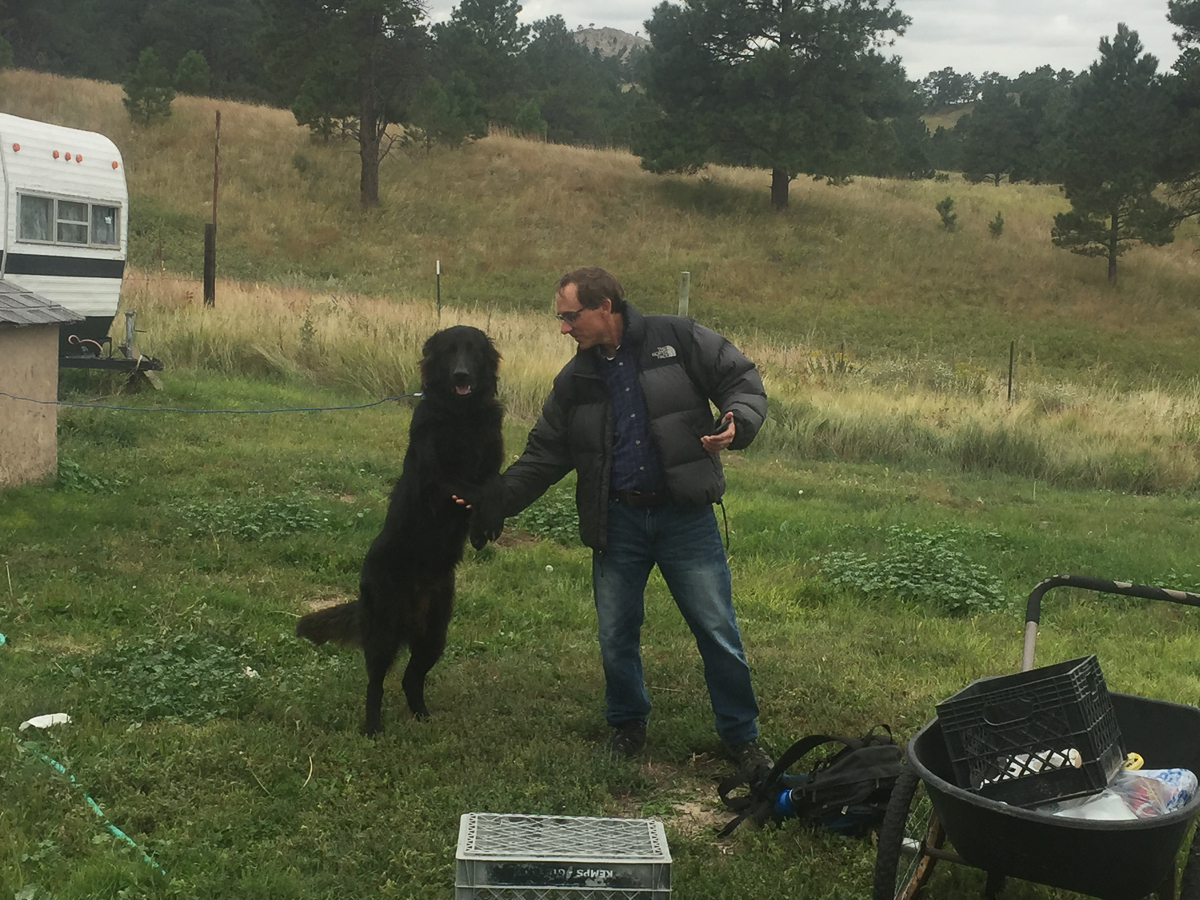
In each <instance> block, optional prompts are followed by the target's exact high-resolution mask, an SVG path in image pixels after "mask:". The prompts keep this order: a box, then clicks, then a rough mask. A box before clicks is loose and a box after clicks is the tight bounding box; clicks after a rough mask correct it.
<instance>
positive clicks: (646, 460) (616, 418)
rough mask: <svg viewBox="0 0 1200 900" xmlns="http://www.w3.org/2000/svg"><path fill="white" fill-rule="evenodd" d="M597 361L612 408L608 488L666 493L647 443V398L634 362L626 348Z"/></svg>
mask: <svg viewBox="0 0 1200 900" xmlns="http://www.w3.org/2000/svg"><path fill="white" fill-rule="evenodd" d="M596 353H597V355H598V356H599V357H600V375H601V377H602V378H603V379H604V383H605V384H606V385H607V386H608V393H609V395H610V396H611V397H612V405H613V462H612V477H611V480H610V482H609V487H610V489H611V490H614V491H635V490H636V491H648V492H657V491H665V490H666V487H667V482H666V477H665V476H664V475H663V470H662V464H661V463H660V462H659V461H658V453H657V452H656V451H655V449H654V442H653V441H652V440H651V439H650V417H649V415H648V413H647V412H646V398H645V397H643V396H642V388H641V385H639V384H638V372H637V358H636V357H635V356H634V353H633V351H632V350H630V349H629V348H628V347H626V346H620V347H618V348H617V352H616V355H615V356H614V357H613V358H612V359H611V360H609V359H608V358H607V357H605V355H604V354H603V353H602V352H601V351H600V348H599V347H597V348H596Z"/></svg>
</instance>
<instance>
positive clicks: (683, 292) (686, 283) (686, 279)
mask: <svg viewBox="0 0 1200 900" xmlns="http://www.w3.org/2000/svg"><path fill="white" fill-rule="evenodd" d="M691 283H692V273H691V272H680V273H679V315H681V316H686V315H687V314H688V288H689V287H690V286H691Z"/></svg>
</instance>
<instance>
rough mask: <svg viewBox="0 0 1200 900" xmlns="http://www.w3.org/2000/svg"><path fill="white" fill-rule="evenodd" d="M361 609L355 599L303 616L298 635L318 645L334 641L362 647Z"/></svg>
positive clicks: (298, 624)
mask: <svg viewBox="0 0 1200 900" xmlns="http://www.w3.org/2000/svg"><path fill="white" fill-rule="evenodd" d="M360 609H361V607H360V605H359V602H358V601H357V600H354V601H352V602H350V603H339V604H338V605H337V606H331V607H329V608H328V609H320V610H317V611H316V612H314V613H309V614H308V615H307V616H301V618H300V621H299V622H297V623H296V637H302V638H307V639H308V640H310V641H312V642H313V643H314V644H317V645H318V646H319V645H321V644H324V643H325V642H326V641H333V643H335V644H337V645H338V646H341V647H361V646H362V625H361V624H360V618H359V616H360Z"/></svg>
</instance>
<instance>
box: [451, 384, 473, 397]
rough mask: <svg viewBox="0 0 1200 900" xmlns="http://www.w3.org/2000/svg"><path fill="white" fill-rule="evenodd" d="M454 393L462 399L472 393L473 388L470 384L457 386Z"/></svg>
mask: <svg viewBox="0 0 1200 900" xmlns="http://www.w3.org/2000/svg"><path fill="white" fill-rule="evenodd" d="M454 393H456V394H458V396H460V397H466V396H467V395H468V394H470V393H471V386H470V385H469V384H456V385H455V386H454Z"/></svg>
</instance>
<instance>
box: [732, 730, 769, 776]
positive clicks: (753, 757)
mask: <svg viewBox="0 0 1200 900" xmlns="http://www.w3.org/2000/svg"><path fill="white" fill-rule="evenodd" d="M725 750H726V752H727V753H728V754H729V758H730V759H732V760H733V761H734V762H735V763H737V767H738V772H740V773H741V774H743V775H746V776H750V775H755V774H758V775H765V774H766V773H767V772H769V771H771V769H772V768H773V767H774V766H775V761H774V760H773V759H771V756H770V754H769V753H767V751H766V750H764V749H763V748H762V746H761V745H760V744H759V743H758V738H750V740H748V741H742V743H740V744H726V745H725Z"/></svg>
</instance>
